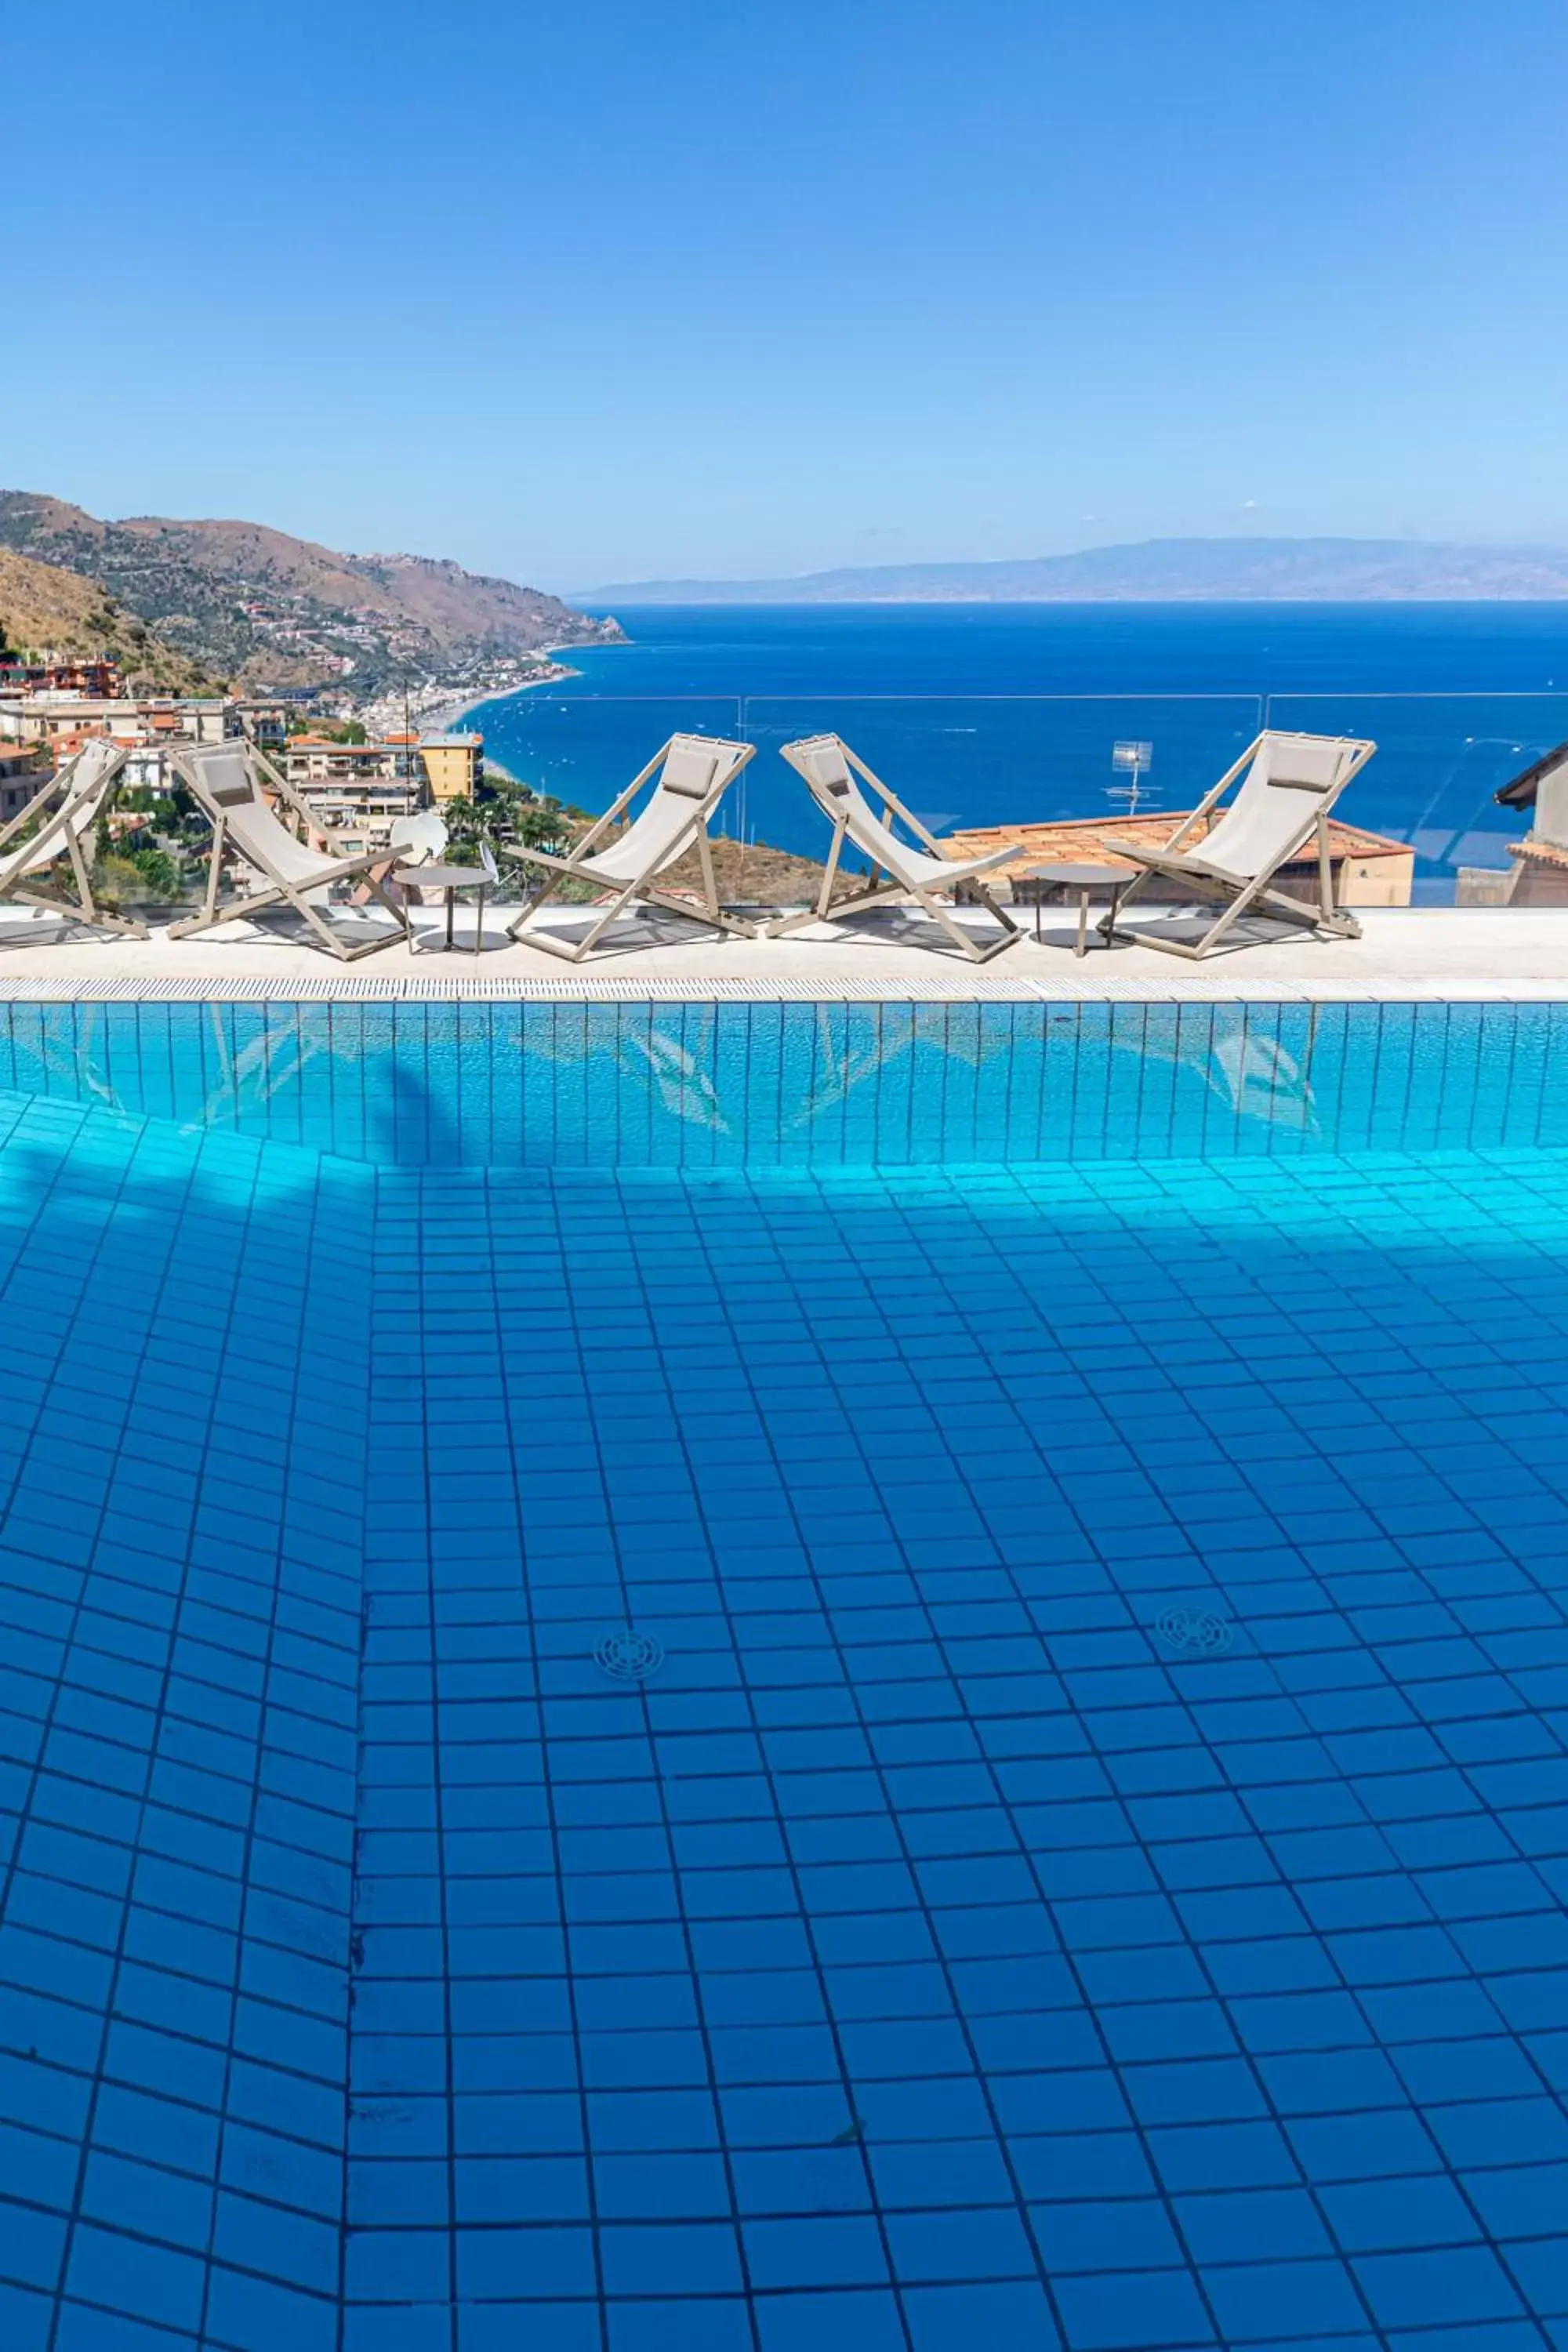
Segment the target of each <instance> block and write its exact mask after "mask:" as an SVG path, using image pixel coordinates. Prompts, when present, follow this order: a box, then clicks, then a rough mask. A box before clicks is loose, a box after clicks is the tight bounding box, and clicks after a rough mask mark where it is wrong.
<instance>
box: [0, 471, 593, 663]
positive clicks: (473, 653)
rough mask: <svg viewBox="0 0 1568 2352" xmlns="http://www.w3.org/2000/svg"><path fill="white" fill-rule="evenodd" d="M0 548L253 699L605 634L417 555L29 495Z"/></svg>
mask: <svg viewBox="0 0 1568 2352" xmlns="http://www.w3.org/2000/svg"><path fill="white" fill-rule="evenodd" d="M5 549H10V550H11V551H13V552H14V553H15V554H16V555H19V556H22V557H26V559H28V560H29V562H32V563H34V564H52V565H54V566H56V567H57V568H58V569H59V570H60V571H63V572H71V573H74V574H76V576H77V577H78V578H79V579H80V580H84V581H87V582H89V583H91V585H92V587H93V588H94V589H95V590H96V591H98V592H100V594H103V593H106V594H107V595H108V596H109V597H110V598H111V599H112V603H113V606H114V608H116V609H118V611H119V612H120V613H121V614H129V615H132V616H133V617H134V619H135V620H137V621H139V622H140V623H142V625H144V626H145V627H146V628H147V629H148V630H149V631H151V632H153V634H154V635H155V636H156V638H157V640H158V641H159V643H160V645H161V646H163V648H166V649H168V650H169V651H170V652H172V653H173V654H176V655H179V656H184V658H185V659H186V660H188V661H189V662H191V663H192V664H193V665H195V666H197V667H199V668H201V669H202V670H204V671H205V672H208V673H210V674H211V675H213V676H215V677H224V678H227V679H231V680H233V681H234V682H235V683H236V684H237V685H239V686H241V687H243V688H247V689H248V690H252V691H258V692H264V691H267V690H269V689H274V688H294V689H296V690H300V689H312V688H318V689H319V688H327V687H331V688H337V689H341V690H345V691H347V692H349V693H352V694H353V696H354V697H355V698H363V697H364V696H367V695H370V694H374V693H375V692H377V691H378V690H381V691H384V690H385V689H386V688H388V687H389V686H392V685H393V684H395V682H396V681H398V680H399V679H401V678H402V677H404V676H405V674H406V675H407V677H409V679H410V681H411V682H412V683H416V684H417V683H420V682H426V683H429V682H437V683H441V682H446V681H447V680H450V681H451V682H452V683H453V684H454V685H458V684H461V683H463V682H464V681H465V679H467V678H469V677H474V676H475V675H477V674H478V673H479V671H481V670H483V669H484V668H485V667H486V666H487V665H493V664H494V663H495V662H497V661H498V660H500V661H503V662H504V661H506V660H515V659H516V658H517V657H519V656H528V655H533V654H538V653H540V652H541V651H542V649H543V648H544V647H546V646H565V645H582V644H603V643H605V641H606V640H614V639H616V638H618V637H619V635H620V631H619V630H618V629H617V628H616V624H615V623H614V622H613V621H595V620H589V619H587V618H585V617H584V614H581V613H576V612H573V611H571V610H570V609H569V608H568V607H567V606H566V605H565V604H562V603H560V602H559V600H558V599H557V598H555V597H553V596H546V595H544V594H543V593H542V592H541V591H540V590H539V589H537V588H520V587H518V586H517V585H515V583H513V582H511V581H510V580H490V579H486V578H483V577H481V576H480V575H479V574H478V573H475V572H465V571H463V570H462V568H461V567H460V565H458V564H456V563H448V562H439V561H437V559H435V558H433V557H430V556H424V555H340V554H338V553H336V552H335V551H333V550H332V549H331V548H328V547H318V546H316V545H315V544H314V543H313V542H312V541H310V540H304V539H291V538H289V535H288V533H287V532H286V531H280V530H268V528H267V527H266V525H264V524H261V523H253V522H178V521H174V520H170V519H169V518H167V517H165V516H161V515H139V516H136V517H134V518H132V519H131V520H127V521H123V522H103V521H100V520H99V519H98V517H97V516H95V515H89V514H88V513H86V512H85V511H84V510H83V509H82V508H80V507H76V506H68V505H67V504H66V502H65V501H64V500H63V499H55V498H48V497H46V496H43V495H40V494H38V493H36V492H33V491H29V490H0V551H4V550H5ZM4 622H5V610H4V606H3V605H0V623H4ZM12 633H13V635H14V636H16V635H17V632H16V627H15V625H13V631H12ZM99 634H100V636H101V631H100V633H99ZM19 641H20V639H19V637H18V642H19Z"/></svg>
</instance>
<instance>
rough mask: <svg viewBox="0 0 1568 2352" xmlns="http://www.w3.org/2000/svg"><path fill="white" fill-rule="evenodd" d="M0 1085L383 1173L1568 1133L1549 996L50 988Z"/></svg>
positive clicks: (1219, 1150)
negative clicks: (1062, 998) (710, 999)
mask: <svg viewBox="0 0 1568 2352" xmlns="http://www.w3.org/2000/svg"><path fill="white" fill-rule="evenodd" d="M0 1088H9V1089H11V1090H13V1091H21V1092H25V1093H30V1094H37V1095H41V1096H43V1097H46V1098H48V1099H52V1100H59V1099H64V1100H68V1101H73V1100H80V1101H92V1102H98V1103H101V1104H104V1105H105V1106H107V1107H109V1108H115V1109H121V1110H132V1111H138V1112H146V1113H150V1114H152V1115H153V1117H155V1118H161V1119H172V1120H174V1121H177V1122H179V1123H180V1124H182V1125H184V1124H195V1125H198V1126H202V1127H210V1128H213V1129H225V1130H227V1131H230V1132H233V1133H237V1134H246V1135H256V1136H264V1137H267V1138H269V1139H274V1140H277V1141H280V1142H289V1143H299V1144H305V1145H309V1146H310V1147H311V1148H312V1149H314V1150H319V1151H324V1152H330V1153H332V1154H334V1155H336V1156H339V1157H344V1158H349V1159H353V1160H367V1161H370V1162H371V1163H373V1164H374V1165H376V1166H378V1167H385V1166H392V1165H395V1166H398V1167H410V1166H415V1167H435V1168H450V1167H455V1166H464V1167H499V1166H512V1167H515V1166H520V1165H521V1166H525V1167H544V1168H571V1167H610V1166H613V1167H618V1168H628V1167H645V1166H646V1167H679V1168H691V1169H697V1168H704V1167H742V1166H743V1167H758V1168H765V1167H802V1166H814V1167H827V1168H832V1167H837V1166H841V1165H843V1164H844V1163H846V1162H856V1163H863V1162H875V1163H877V1164H879V1165H881V1166H885V1167H887V1166H904V1165H910V1164H919V1165H928V1166H944V1165H952V1164H954V1163H956V1162H965V1163H973V1162H977V1161H979V1162H984V1163H986V1164H992V1165H994V1164H1001V1165H1008V1164H1012V1163H1015V1162H1017V1161H1019V1160H1058V1159H1071V1160H1095V1159H1110V1160H1127V1159H1136V1160H1154V1159H1162V1160H1163V1159H1213V1158H1216V1157H1222V1156H1225V1157H1228V1156H1229V1155H1231V1154H1232V1153H1236V1152H1264V1153H1269V1154H1282V1153H1296V1152H1301V1151H1306V1150H1384V1149H1386V1150H1412V1149H1427V1148H1439V1149H1441V1148H1444V1147H1447V1146H1449V1145H1458V1146H1461V1147H1464V1148H1473V1147H1479V1146H1485V1145H1490V1144H1511V1143H1524V1144H1552V1145H1559V1144H1568V1004H1559V1003H1531V1004H1509V1003H1470V1004H1465V1003H1415V1004H1386V1003H1342V1004H1332V1003H1330V1004H1321V1003H1320V1004H1309V1003H1299V1004H1290V1003H1256V1004H1245V1003H1239V1004H1238V1003H1077V1004H1047V1003H973V1002H971V1003H859V1004H857V1003H843V1002H825V1003H763V1002H751V1003H747V1002H732V1003H584V1002H582V1001H577V1002H551V1001H545V1002H542V1003H526V1002H525V1003H519V1002H516V1001H513V1002H510V1003H505V1002H502V1003H485V1002H478V1003H475V1002H468V1003H463V1002H461V1001H458V1002H454V1003H417V1002H416V1003H363V1002H355V1001H353V1000H346V1001H344V1000H340V1001H338V1002H336V1003H334V1002H331V1001H330V1000H329V1001H327V1002H325V1003H323V1002H321V1001H319V1000H318V1001H316V1002H313V1003H290V1002H287V1001H282V1002H277V1003H244V1002H241V1003H209V1004H193V1003H82V1004H63V1005H62V1004H49V1003H22V1002H17V1003H6V1002H5V1001H3V1000H0Z"/></svg>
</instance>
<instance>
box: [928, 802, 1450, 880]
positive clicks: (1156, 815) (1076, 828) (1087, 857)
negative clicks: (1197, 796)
mask: <svg viewBox="0 0 1568 2352" xmlns="http://www.w3.org/2000/svg"><path fill="white" fill-rule="evenodd" d="M1189 814H1191V812H1190V811H1188V810H1184V809H1158V810H1155V811H1154V812H1152V814H1149V815H1147V816H1073V817H1063V818H1059V819H1058V820H1057V821H1056V822H1054V823H1052V824H991V825H979V826H973V827H971V828H970V829H968V830H967V831H965V832H963V833H950V834H949V835H947V836H946V838H945V839H944V840H943V841H942V844H941V847H942V855H943V856H945V857H952V858H955V859H959V860H963V859H964V858H969V857H983V856H984V855H985V853H986V851H987V850H990V849H1000V848H1002V847H1004V846H1006V847H1008V848H1013V847H1014V846H1015V845H1016V851H1017V855H1016V856H1015V857H1012V858H1009V860H1008V861H1007V863H1006V865H1005V866H998V867H997V868H996V869H995V870H996V872H997V874H998V875H1006V876H1009V877H1010V876H1013V875H1016V874H1026V873H1027V871H1028V869H1029V867H1030V866H1043V865H1047V864H1049V865H1067V864H1084V865H1091V866H1129V867H1131V864H1132V861H1131V858H1124V857H1118V856H1116V854H1115V851H1114V849H1113V848H1110V849H1108V848H1107V846H1106V845H1107V844H1108V843H1114V842H1116V841H1119V840H1120V841H1125V842H1129V843H1131V845H1133V846H1134V847H1136V848H1139V849H1163V847H1164V846H1165V844H1166V843H1167V842H1168V841H1169V840H1170V838H1171V835H1173V833H1174V832H1175V830H1176V827H1177V826H1178V825H1179V824H1185V822H1186V819H1187V817H1188V815H1189ZM1221 814H1223V812H1222V813H1221ZM1217 821H1218V819H1217V816H1216V817H1215V818H1213V819H1211V820H1210V824H1214V823H1217ZM1206 829H1207V828H1205V830H1206ZM1201 838H1202V836H1201V835H1196V834H1194V835H1193V836H1192V838H1191V840H1190V841H1189V842H1184V844H1183V847H1184V848H1196V846H1197V845H1198V842H1199V840H1200V839H1201ZM1329 849H1330V854H1331V856H1333V857H1334V858H1336V859H1338V858H1342V857H1408V856H1410V854H1411V851H1410V845H1409V843H1408V842H1405V841H1390V840H1389V839H1388V838H1387V836H1386V835H1384V834H1381V833H1366V832H1364V831H1363V829H1362V828H1361V827H1360V826H1359V825H1352V824H1342V823H1341V821H1340V819H1339V818H1338V817H1331V818H1330V819H1329ZM1317 856H1318V852H1317V845H1316V844H1315V843H1314V842H1309V843H1308V844H1307V845H1306V847H1305V848H1304V849H1302V850H1300V851H1299V852H1298V853H1297V855H1296V856H1295V857H1293V858H1291V859H1290V860H1289V863H1290V864H1291V865H1292V866H1313V865H1315V864H1316V863H1317Z"/></svg>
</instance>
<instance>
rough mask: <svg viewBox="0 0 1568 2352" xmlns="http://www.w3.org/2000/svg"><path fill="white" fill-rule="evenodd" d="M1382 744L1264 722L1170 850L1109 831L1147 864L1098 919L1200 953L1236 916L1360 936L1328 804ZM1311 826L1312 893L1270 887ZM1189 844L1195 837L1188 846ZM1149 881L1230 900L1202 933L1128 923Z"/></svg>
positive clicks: (1149, 941)
mask: <svg viewBox="0 0 1568 2352" xmlns="http://www.w3.org/2000/svg"><path fill="white" fill-rule="evenodd" d="M1376 749H1377V746H1376V744H1375V743H1364V742H1358V741H1356V740H1353V739H1352V737H1350V736H1348V735H1283V734H1279V733H1276V732H1275V731H1274V730H1271V729H1270V730H1265V732H1264V733H1263V734H1261V735H1259V736H1258V738H1257V739H1256V740H1255V741H1253V742H1251V743H1249V744H1248V745H1247V749H1246V751H1244V752H1243V753H1242V755H1241V757H1240V759H1239V760H1237V761H1236V763H1235V765H1234V766H1232V767H1230V768H1227V769H1226V772H1225V774H1224V775H1223V776H1222V777H1221V778H1220V780H1219V782H1218V783H1217V784H1215V787H1214V789H1213V791H1212V792H1210V793H1207V794H1206V796H1205V799H1204V801H1203V802H1202V803H1201V805H1200V806H1199V807H1197V808H1195V809H1194V811H1193V813H1192V814H1191V816H1188V817H1184V818H1183V820H1182V822H1181V824H1179V825H1178V826H1177V827H1176V830H1175V832H1174V833H1173V835H1171V838H1170V840H1169V841H1168V842H1166V844H1165V845H1164V847H1163V849H1139V848H1135V847H1134V846H1133V845H1132V844H1131V842H1130V841H1126V840H1110V839H1105V838H1103V837H1102V840H1101V844H1100V845H1101V847H1102V848H1104V849H1107V850H1110V852H1111V853H1112V855H1113V856H1117V857H1119V858H1127V859H1131V862H1132V863H1133V864H1134V865H1136V866H1138V867H1139V868H1140V869H1141V870H1140V871H1139V872H1138V873H1137V874H1135V875H1134V876H1133V878H1132V880H1131V882H1130V883H1129V884H1128V886H1127V887H1126V889H1125V890H1124V891H1123V892H1122V894H1121V904H1120V906H1118V907H1116V908H1114V909H1113V910H1112V914H1111V915H1108V916H1107V918H1106V919H1105V920H1104V922H1102V923H1101V924H1100V930H1101V932H1102V933H1103V934H1104V936H1105V937H1106V938H1107V939H1108V940H1109V939H1110V938H1112V937H1114V938H1117V939H1124V940H1137V941H1138V942H1139V944H1140V945H1141V946H1142V947H1146V948H1164V949H1165V950H1167V951H1168V952H1169V953H1170V954H1172V955H1183V956H1190V957H1193V958H1197V957H1201V956H1206V955H1209V954H1211V953H1212V952H1213V950H1214V949H1215V947H1217V946H1218V944H1219V942H1220V940H1222V939H1223V938H1224V936H1225V934H1226V931H1228V930H1229V929H1230V927H1231V925H1232V924H1233V923H1234V922H1235V921H1236V920H1237V917H1238V916H1241V915H1246V914H1256V913H1267V914H1268V915H1271V916H1274V917H1276V918H1279V919H1283V920H1284V921H1286V922H1290V923H1304V924H1305V925H1306V926H1307V928H1308V929H1310V930H1318V931H1326V932H1328V933H1329V934H1330V935H1331V937H1332V938H1335V939H1342V940H1359V939H1360V937H1361V925H1360V924H1359V923H1358V922H1357V921H1356V919H1355V917H1354V916H1353V915H1352V914H1347V913H1346V911H1345V909H1344V908H1342V907H1336V906H1335V905H1334V879H1333V868H1332V866H1331V863H1330V858H1329V811H1330V810H1331V808H1332V807H1333V804H1334V803H1335V802H1336V801H1337V800H1338V798H1339V796H1340V794H1341V793H1342V792H1343V791H1344V788H1345V786H1346V785H1347V784H1348V783H1349V782H1350V781H1351V778H1352V776H1354V775H1356V774H1358V773H1359V772H1360V771H1361V770H1362V769H1363V768H1364V767H1365V765H1366V763H1367V761H1369V760H1370V759H1371V757H1372V755H1373V752H1374V751H1376ZM1244 770H1245V771H1246V772H1245V774H1243V771H1244ZM1238 776H1241V778H1242V782H1241V785H1240V788H1239V790H1238V791H1237V795H1236V798H1235V799H1234V800H1233V801H1232V802H1231V803H1230V805H1229V807H1228V808H1226V810H1225V811H1224V812H1223V814H1220V815H1219V816H1218V817H1217V818H1215V817H1214V814H1213V813H1214V811H1215V809H1216V808H1217V807H1218V805H1219V803H1220V802H1221V801H1222V800H1223V799H1224V797H1225V794H1226V793H1227V792H1228V791H1229V789H1230V787H1231V785H1232V784H1233V783H1235V782H1236V780H1237V777H1238ZM1211 819H1213V822H1212V824H1211V822H1210V821H1211ZM1205 826H1207V827H1209V829H1208V830H1206V831H1205V830H1204V829H1203V828H1205ZM1314 833H1315V834H1316V835H1317V839H1318V888H1317V895H1316V898H1315V900H1312V899H1305V898H1289V896H1287V894H1286V893H1285V892H1284V891H1282V890H1276V889H1273V888H1271V887H1270V885H1271V884H1272V882H1273V880H1274V878H1275V876H1276V875H1277V874H1278V873H1279V869H1280V867H1281V866H1284V865H1286V864H1287V863H1288V862H1289V859H1290V858H1292V857H1295V856H1298V855H1299V854H1300V851H1301V850H1302V849H1304V848H1305V847H1306V845H1307V843H1308V842H1309V841H1310V839H1311V837H1312V835H1313V834H1314ZM1183 843H1187V844H1189V846H1188V847H1186V848H1184V847H1183V846H1182V845H1183ZM1152 882H1160V883H1165V884H1170V883H1176V884H1183V883H1190V884H1192V885H1193V886H1194V890H1193V895H1194V897H1195V898H1199V899H1205V900H1209V901H1212V900H1213V898H1215V895H1216V893H1217V894H1218V895H1219V896H1221V897H1223V898H1226V899H1228V901H1229V904H1228V905H1227V906H1226V908H1225V909H1224V911H1223V912H1222V913H1221V914H1220V915H1219V916H1218V917H1217V918H1216V919H1215V921H1214V922H1212V923H1211V924H1210V925H1209V927H1208V929H1207V930H1205V932H1204V934H1203V937H1202V938H1201V939H1199V940H1196V941H1191V940H1177V939H1173V938H1172V937H1171V936H1170V934H1169V933H1168V932H1164V933H1163V932H1159V931H1135V930H1131V929H1128V927H1127V925H1126V924H1125V923H1124V922H1123V920H1122V918H1123V916H1124V915H1125V913H1126V911H1127V908H1128V905H1129V903H1130V902H1131V900H1132V899H1133V898H1137V897H1138V896H1139V895H1140V893H1141V892H1142V890H1143V888H1144V887H1145V886H1146V885H1147V884H1149V883H1152Z"/></svg>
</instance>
